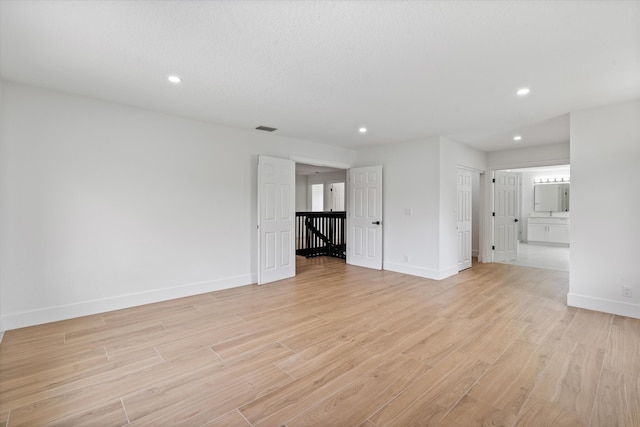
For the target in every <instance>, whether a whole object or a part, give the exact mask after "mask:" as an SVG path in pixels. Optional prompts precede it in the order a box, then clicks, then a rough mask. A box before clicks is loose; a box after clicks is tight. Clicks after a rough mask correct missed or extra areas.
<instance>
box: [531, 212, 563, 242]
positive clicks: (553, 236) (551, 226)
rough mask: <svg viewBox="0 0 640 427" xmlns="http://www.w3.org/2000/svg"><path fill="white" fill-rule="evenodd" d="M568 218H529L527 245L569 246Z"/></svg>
mask: <svg viewBox="0 0 640 427" xmlns="http://www.w3.org/2000/svg"><path fill="white" fill-rule="evenodd" d="M569 231H570V220H569V218H559V217H551V216H549V217H530V218H529V221H528V224H527V240H528V241H529V243H544V244H554V245H559V246H569Z"/></svg>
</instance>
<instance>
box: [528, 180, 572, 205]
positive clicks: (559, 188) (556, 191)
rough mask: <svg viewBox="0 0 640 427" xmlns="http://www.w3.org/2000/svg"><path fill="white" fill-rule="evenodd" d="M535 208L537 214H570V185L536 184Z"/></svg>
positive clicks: (534, 193)
mask: <svg viewBox="0 0 640 427" xmlns="http://www.w3.org/2000/svg"><path fill="white" fill-rule="evenodd" d="M533 207H534V208H533V209H534V210H535V211H536V212H568V211H569V183H562V184H536V185H535V186H534V188H533Z"/></svg>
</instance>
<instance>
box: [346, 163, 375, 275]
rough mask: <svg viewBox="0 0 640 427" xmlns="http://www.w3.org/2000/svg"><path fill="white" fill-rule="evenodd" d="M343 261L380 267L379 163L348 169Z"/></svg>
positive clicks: (363, 265) (361, 265) (369, 266)
mask: <svg viewBox="0 0 640 427" xmlns="http://www.w3.org/2000/svg"><path fill="white" fill-rule="evenodd" d="M347 186H348V189H349V190H348V194H349V197H348V203H349V208H348V209H347V220H348V223H347V229H348V235H347V236H348V237H347V264H352V265H357V266H360V267H367V268H374V269H377V270H382V166H368V167H364V168H353V169H349V173H348V178H347Z"/></svg>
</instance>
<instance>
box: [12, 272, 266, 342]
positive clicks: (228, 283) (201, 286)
mask: <svg viewBox="0 0 640 427" xmlns="http://www.w3.org/2000/svg"><path fill="white" fill-rule="evenodd" d="M252 283H255V281H253V275H251V274H244V275H241V276H235V277H228V278H225V279H218V280H210V281H206V282H198V283H190V284H186V285H181V286H175V287H172V288H165V289H157V290H153V291H148V292H140V293H135V294H126V295H119V296H116V297H111V298H105V299H100V300H93V301H84V302H79V303H75V304H69V305H61V306H56V307H48V308H43V309H39V310H31V311H25V312H21V313H13V314H7V315H5V316H3V318H2V326H3V327H4V330H6V331H8V330H11V329H18V328H24V327H27V326H34V325H41V324H44V323H50V322H57V321H59V320H67V319H73V318H76V317H82V316H90V315H92V314H98V313H105V312H108V311H114V310H121V309H123V308H129V307H135V306H139V305H144V304H152V303H154V302H161V301H168V300H172V299H176V298H183V297H190V296H193V295H199V294H206V293H208V292H214V291H221V290H223V289H229V288H235V287H238V286H245V285H250V284H252Z"/></svg>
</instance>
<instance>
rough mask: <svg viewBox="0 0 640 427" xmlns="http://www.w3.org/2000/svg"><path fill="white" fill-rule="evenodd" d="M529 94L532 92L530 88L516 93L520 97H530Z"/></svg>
mask: <svg viewBox="0 0 640 427" xmlns="http://www.w3.org/2000/svg"><path fill="white" fill-rule="evenodd" d="M529 92H531V90H530V89H529V88H528V87H523V88H520V89H518V91H517V92H516V93H517V94H518V95H520V96H525V95H528V94H529Z"/></svg>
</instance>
